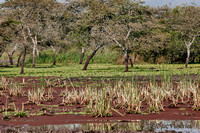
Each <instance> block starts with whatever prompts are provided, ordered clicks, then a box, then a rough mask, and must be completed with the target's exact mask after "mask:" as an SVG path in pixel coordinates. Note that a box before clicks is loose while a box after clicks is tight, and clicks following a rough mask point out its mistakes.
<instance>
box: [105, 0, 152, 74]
mask: <svg viewBox="0 0 200 133" xmlns="http://www.w3.org/2000/svg"><path fill="white" fill-rule="evenodd" d="M141 4H142V3H136V2H133V1H131V0H116V1H113V3H110V6H111V8H112V12H111V14H110V17H111V18H112V19H109V20H108V22H107V25H105V29H106V30H105V31H106V33H107V38H109V39H111V40H112V41H113V42H114V43H115V44H116V45H117V46H118V47H119V48H120V49H121V51H122V52H123V54H124V61H125V72H128V60H130V62H131V64H132V61H131V58H130V56H129V54H130V53H131V52H132V51H133V49H134V47H135V45H136V44H137V43H139V42H140V41H141V39H140V38H142V37H144V34H145V30H147V28H148V26H147V25H146V22H147V21H149V20H150V19H151V14H152V13H151V12H150V10H149V9H148V7H145V6H142V5H141ZM116 5H117V6H116Z"/></svg>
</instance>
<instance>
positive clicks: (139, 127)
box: [0, 120, 200, 133]
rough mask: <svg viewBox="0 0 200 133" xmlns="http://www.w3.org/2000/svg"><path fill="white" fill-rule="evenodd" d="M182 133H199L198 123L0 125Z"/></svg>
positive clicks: (5, 128)
mask: <svg viewBox="0 0 200 133" xmlns="http://www.w3.org/2000/svg"><path fill="white" fill-rule="evenodd" d="M89 131H90V132H91V131H98V132H183V133H200V121H195V120H185V121H175V120H171V121H165V120H151V121H149V120H148V121H147V120H142V121H131V122H128V123H126V122H116V123H86V124H67V125H44V126H37V127H32V126H29V125H23V126H16V127H11V126H4V125H0V132H1V133H7V132H20V133H27V132H35V133H42V132H58V133H64V132H79V133H82V132H89Z"/></svg>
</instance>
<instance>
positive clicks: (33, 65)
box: [32, 46, 36, 68]
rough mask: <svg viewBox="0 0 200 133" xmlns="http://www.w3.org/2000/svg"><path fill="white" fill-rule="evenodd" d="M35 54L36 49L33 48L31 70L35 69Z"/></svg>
mask: <svg viewBox="0 0 200 133" xmlns="http://www.w3.org/2000/svg"><path fill="white" fill-rule="evenodd" d="M35 53H36V47H35V46H33V64H32V67H33V68H35Z"/></svg>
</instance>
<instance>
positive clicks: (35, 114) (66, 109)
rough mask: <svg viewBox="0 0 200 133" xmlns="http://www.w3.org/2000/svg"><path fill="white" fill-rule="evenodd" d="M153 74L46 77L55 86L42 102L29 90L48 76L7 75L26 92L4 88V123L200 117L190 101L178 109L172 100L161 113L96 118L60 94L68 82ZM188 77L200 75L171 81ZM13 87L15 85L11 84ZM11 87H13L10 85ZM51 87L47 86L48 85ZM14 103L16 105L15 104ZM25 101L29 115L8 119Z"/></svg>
mask: <svg viewBox="0 0 200 133" xmlns="http://www.w3.org/2000/svg"><path fill="white" fill-rule="evenodd" d="M151 78H152V77H139V76H138V77H134V78H133V77H119V78H113V77H80V78H70V79H62V78H61V77H45V79H46V80H48V79H49V81H51V82H52V88H53V99H52V100H49V101H42V102H41V103H40V105H36V104H31V103H29V102H28V101H29V100H28V97H27V92H28V90H33V89H34V88H37V87H41V86H42V85H43V82H44V81H43V80H44V78H42V77H7V78H6V79H7V80H9V83H11V82H14V83H18V84H19V85H20V86H22V88H23V90H24V91H25V94H24V96H20V97H17V96H9V94H8V92H7V91H5V90H1V92H2V93H1V95H0V111H1V115H0V125H25V124H28V125H31V126H40V125H61V124H75V123H109V122H130V121H131V120H200V112H199V111H194V110H193V109H192V108H191V106H192V105H191V104H190V103H186V104H182V103H179V104H178V106H177V107H176V108H174V107H170V106H169V103H165V106H164V111H161V112H159V113H146V114H145V113H144V114H126V112H125V110H123V109H119V112H120V113H121V114H124V116H121V115H119V114H118V113H117V112H115V111H113V112H112V114H113V116H112V117H103V118H100V117H92V116H91V115H90V114H87V113H85V106H82V105H63V104H61V103H62V99H63V97H62V96H60V93H61V91H63V90H65V89H66V87H65V86H63V83H64V81H66V83H67V84H68V85H69V87H68V89H72V87H70V85H71V84H73V85H74V87H75V88H76V89H80V88H84V87H85V86H86V85H89V84H91V85H92V84H100V83H101V80H105V81H106V80H107V82H109V83H112V82H116V81H118V80H121V79H123V80H126V81H128V80H130V81H131V80H134V81H137V82H138V81H141V82H148V81H151ZM162 78H163V77H159V76H157V77H156V79H155V81H156V82H159V81H162V80H163V79H162ZM183 78H185V79H188V80H193V81H197V80H199V76H198V75H188V76H184V77H183V76H173V77H172V78H171V81H173V82H177V81H180V80H181V79H183ZM10 87H11V86H10ZM8 89H9V87H8ZM46 89H47V87H46ZM13 103H14V105H13ZM22 103H23V104H24V111H27V112H28V116H27V117H14V116H12V117H9V118H4V116H3V113H4V114H5V108H7V111H9V110H10V112H11V113H12V112H14V111H13V109H14V108H17V109H18V110H19V111H20V110H22Z"/></svg>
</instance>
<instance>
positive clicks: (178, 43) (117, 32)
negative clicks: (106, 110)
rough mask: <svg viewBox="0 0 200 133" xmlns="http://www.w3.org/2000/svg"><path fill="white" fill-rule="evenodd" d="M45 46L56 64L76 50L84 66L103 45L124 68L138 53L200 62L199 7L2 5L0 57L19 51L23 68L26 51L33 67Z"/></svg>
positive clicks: (45, 1) (78, 1) (91, 1)
mask: <svg viewBox="0 0 200 133" xmlns="http://www.w3.org/2000/svg"><path fill="white" fill-rule="evenodd" d="M47 49H52V54H51V55H52V58H53V59H54V60H53V62H52V63H53V64H54V65H55V64H56V56H58V55H59V54H62V55H63V53H64V55H66V56H67V54H68V53H69V51H72V52H74V53H75V54H77V55H79V56H80V59H79V62H77V63H80V64H82V63H84V64H85V65H84V67H83V70H86V69H87V66H88V64H89V62H90V61H91V59H92V58H94V57H95V56H96V55H98V52H99V51H101V52H102V53H103V54H102V55H104V54H105V55H106V54H108V53H112V52H113V51H115V53H116V55H120V56H116V57H117V58H122V57H123V63H124V64H125V71H128V64H131V66H133V64H134V59H133V58H134V57H136V56H141V57H143V60H144V61H145V62H149V63H185V67H188V63H200V7H198V6H196V5H188V6H186V5H185V6H177V7H175V8H169V7H167V6H164V7H159V8H153V7H149V6H144V3H143V2H142V1H132V0H66V2H65V3H58V2H56V1H54V0H7V1H6V2H4V3H3V4H1V5H0V57H1V56H2V54H3V53H4V54H6V55H7V56H8V59H9V61H10V65H13V56H14V55H15V56H17V57H18V58H17V66H21V68H22V69H21V73H24V70H23V68H24V64H25V60H26V57H27V55H30V56H31V58H32V59H31V61H32V67H35V65H36V63H37V59H38V58H40V56H41V53H42V52H43V51H45V50H47ZM86 55H87V56H86ZM133 55H134V56H133ZM108 58H109V57H108ZM113 63H116V62H114V60H113Z"/></svg>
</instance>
